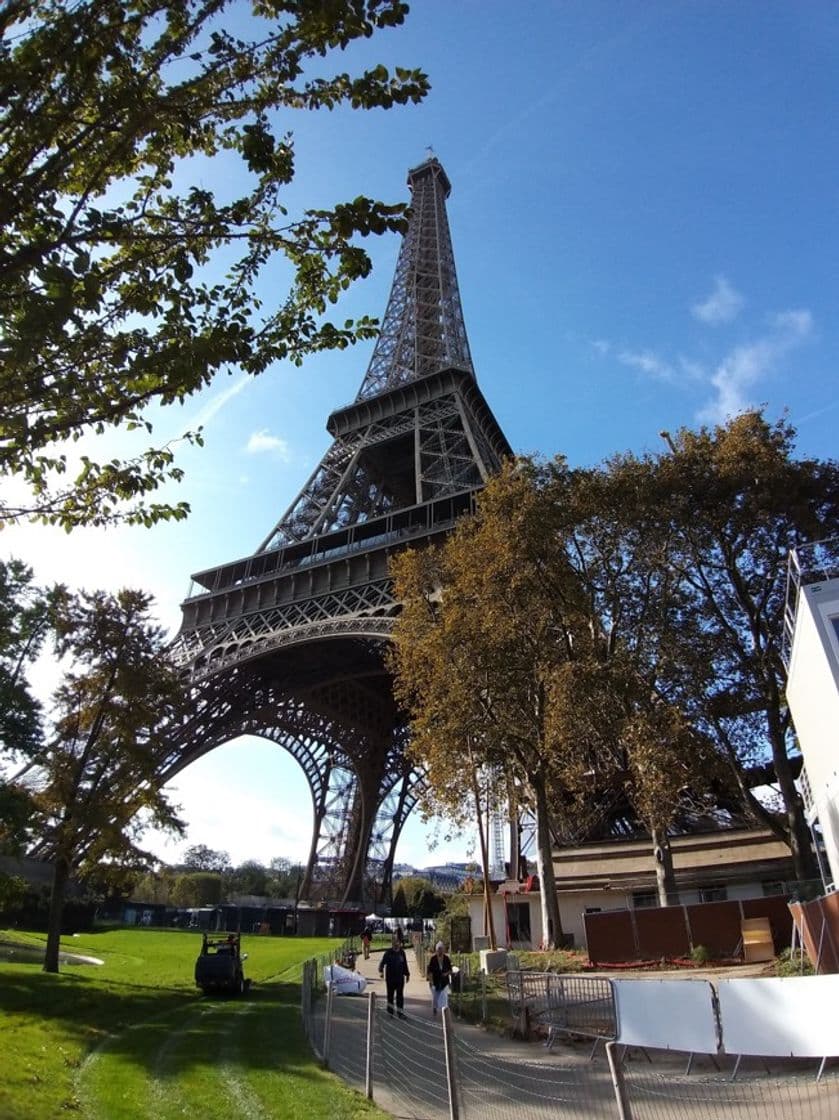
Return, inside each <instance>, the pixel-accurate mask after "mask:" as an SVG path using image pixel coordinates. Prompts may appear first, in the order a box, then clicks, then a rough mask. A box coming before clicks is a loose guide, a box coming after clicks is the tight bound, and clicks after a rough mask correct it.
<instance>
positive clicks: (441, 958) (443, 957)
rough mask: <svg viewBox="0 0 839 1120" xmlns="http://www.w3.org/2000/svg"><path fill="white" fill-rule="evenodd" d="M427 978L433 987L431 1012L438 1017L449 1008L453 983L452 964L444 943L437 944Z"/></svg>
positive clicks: (429, 963) (429, 964)
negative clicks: (438, 1014)
mask: <svg viewBox="0 0 839 1120" xmlns="http://www.w3.org/2000/svg"><path fill="white" fill-rule="evenodd" d="M426 977H427V979H428V982H429V984H430V985H431V1010H432V1011H433V1013H434V1014H435V1015H436V1014H437V1012H438V1011H442V1010H443V1008H444V1007H448V1006H449V984H451V982H452V962H451V958H450V957H449V956H447V954H446V946H445V945H444V944H443V942H442V941H438V942H437V946H436V948H435V950H434V956H433V957H432V958H431V960H430V961H429V962H428V971H427V972H426Z"/></svg>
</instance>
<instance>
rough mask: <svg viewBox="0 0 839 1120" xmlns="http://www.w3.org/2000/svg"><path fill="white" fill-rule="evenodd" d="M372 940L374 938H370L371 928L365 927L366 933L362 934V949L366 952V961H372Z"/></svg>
mask: <svg viewBox="0 0 839 1120" xmlns="http://www.w3.org/2000/svg"><path fill="white" fill-rule="evenodd" d="M371 940H372V938H371V936H370V927H369V926H365V927H364V933H362V935H361V948H362V950H363V951H364V959H365V960H369V959H370V941H371Z"/></svg>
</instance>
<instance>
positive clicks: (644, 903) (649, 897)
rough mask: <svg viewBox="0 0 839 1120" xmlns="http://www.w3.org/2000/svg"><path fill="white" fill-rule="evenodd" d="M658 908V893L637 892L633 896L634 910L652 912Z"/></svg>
mask: <svg viewBox="0 0 839 1120" xmlns="http://www.w3.org/2000/svg"><path fill="white" fill-rule="evenodd" d="M655 906H658V892H657V891H636V892H635V893H634V894H633V896H632V908H633V910H650V909H652V908H653V907H655Z"/></svg>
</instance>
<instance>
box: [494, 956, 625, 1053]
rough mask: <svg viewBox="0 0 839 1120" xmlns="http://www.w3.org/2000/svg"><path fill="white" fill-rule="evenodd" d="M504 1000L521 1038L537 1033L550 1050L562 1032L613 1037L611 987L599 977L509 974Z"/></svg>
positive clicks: (614, 1020)
mask: <svg viewBox="0 0 839 1120" xmlns="http://www.w3.org/2000/svg"><path fill="white" fill-rule="evenodd" d="M507 997H508V999H509V1003H510V1012H511V1014H512V1017H513V1022H514V1023H515V1024H516V1029H517V1031H518V1032H519V1034H520V1035H521V1037H522V1038H527V1037H529V1036H530V1034H531V1033H532V1032H533V1031H534V1030H541V1031H544V1033H545V1036H546V1043H547V1045H548V1046H549V1047H550V1046H552V1045H553V1042H554V1039H555V1038H556V1035H557V1034H562V1033H564V1034H574V1035H582V1036H584V1037H587V1038H593V1039H612V1038H615V1037H616V1035H617V1018H616V1015H615V1003H614V998H613V995H612V986H611V984H610V982H609V981H608V980H606V979H604V978H603V977H598V976H574V975H571V976H567V975H557V974H555V973H551V972H523V971H521V970H518V971H512V972H508V973H507Z"/></svg>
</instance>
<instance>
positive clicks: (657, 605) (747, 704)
mask: <svg viewBox="0 0 839 1120" xmlns="http://www.w3.org/2000/svg"><path fill="white" fill-rule="evenodd" d="M663 435H664V437H665V442H666V449H665V450H664V451H662V452H661V453H660V454H657V455H652V454H647V455H644V456H641V457H637V456H634V455H621V456H616V457H614V458H612V459H611V460H609V461H607V462H606V463H605V464H604V465H603V467H601V468H596V469H595V470H593V471H585V472H577V473H576V477H575V478H574V480H573V485H572V486H571V488H570V490H569V488H568V487H566V488H565V489H564V490H563V492H562V500H563V501H564V502H566V509H567V510H568V517H569V519H570V520H572V521H574V522H575V524H576V529H575V530H574V549H573V551H572V552H571V553H570V554H569V555H570V556H571V558H572V561H573V562H574V563H575V567H576V568H577V571H578V575H579V576H580V578H581V579H583V580H584V581H585V582H586V586H587V587H588V588H589V590H590V592H591V594H592V596H593V598H594V599H595V600H596V602H597V610H598V613H599V615H600V617H601V618H603V619H604V626H605V628H606V630H607V631H608V633H609V634H610V636H614V638H615V641H618V640H619V641H622V642H624V643H626V644H628V645H629V646H631V647H632V648H633V650H634V652H635V655H636V664H637V665H639V666H640V667H641V670H642V672H643V675H644V677H645V679H646V681H647V682H648V684H649V686H650V688H651V690H652V691H653V692H654V694H655V695H656V697H657V698H658V699H659V701H662V702H666V703H669V704H671V705H674V706H675V707H676V708H677V709H678V710H679V712H681V713H682V715H683V717H684V718H686V719H687V720H688V721H689V723H690V724H691V726H692V728H693V731H694V733H698V734H699V735H700V737H701V739H702V741H704V742H709V743H711V744H712V745H713V747H714V748H715V750H714V757H715V758H719V757H722V758H724V759H725V760H726V761H727V764H728V767H729V770H730V774H731V775H732V776H733V778H734V781H735V782H736V783H737V786H738V788H739V792H740V798H741V801H742V804H743V805H744V806H745V808H746V809H747V810H748V812H749V813H750V814H751V815H752V816H753V817H754V818H755V819H756V820H758V821H760V822H761V823H762V824H764V825H766V826H767V827H768V828H770V829H771V830H772V831H773V832H774V833H775V834H776V835H778V836H779V837H780V838H782V839H784V840H785V841H786V842H787V843H788V844H789V846H790V849H791V852H792V856H793V860H794V863H795V868H796V873H797V875H798V876H799V877H800V878H810V877H812V876H814V875H815V874H816V868H815V864H814V860H813V856H812V849H811V844H810V838H809V833H808V829H807V826H806V821H805V819H804V813H803V806H802V803H801V799H800V796H799V794H798V791H797V789H796V785H795V771H794V769H793V765H792V762H791V760H790V753H789V752H790V749H791V746H792V742H791V734H790V731H791V727H790V717H789V712H788V709H787V707H786V702H785V699H784V685H785V679H786V669H785V666H784V662H783V658H782V645H783V630H784V600H785V583H786V570H787V557H788V553H789V550H790V549H791V548H794V547H796V546H798V545H800V544H802V543H804V542H806V541H809V540H816V539H820V538H823V537H826V536H831V535H834V534H836V533H837V531H839V464H837V463H835V462H820V461H816V460H805V459H797V458H796V457H795V454H794V442H795V432H794V430H793V428H792V427H791V426H790V425H789V424H788V423H786V422H784V421H778V422H777V423H774V424H773V423H769V422H768V421H767V420H766V419H765V418H764V417H763V416H762V414H761V413H759V412H749V413H745V414H743V415H741V416H738V417H737V418H735V419H733V420H731V421H730V422H729V423H727V424H725V425H721V426H718V427H716V428H714V429H708V428H702V429H700V430H698V431H690V430H687V429H684V430H682V431H680V432H678V433H677V434H676V435H675V436H670V435H669V434H668V433H663ZM767 761H768V762H769V765H770V769H771V771H772V772H773V773H774V777H775V780H776V781H777V784H778V788H779V790H780V794H781V798H782V801H783V806H784V810H783V813H782V814H781V815H780V816H779V815H778V814H777V813H775V812H774V811H773V810H772V809H771V808H768V807H767V806H766V805H765V804H763V802H762V801H761V800H760V799H759V798H757V797H756V796H755V794H754V792H753V790H752V788H751V785H752V784H753V783H751V782H750V779H749V771H750V770H751V769H753V768H754V767H755V766H757V765H760V764H766V763H767Z"/></svg>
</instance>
